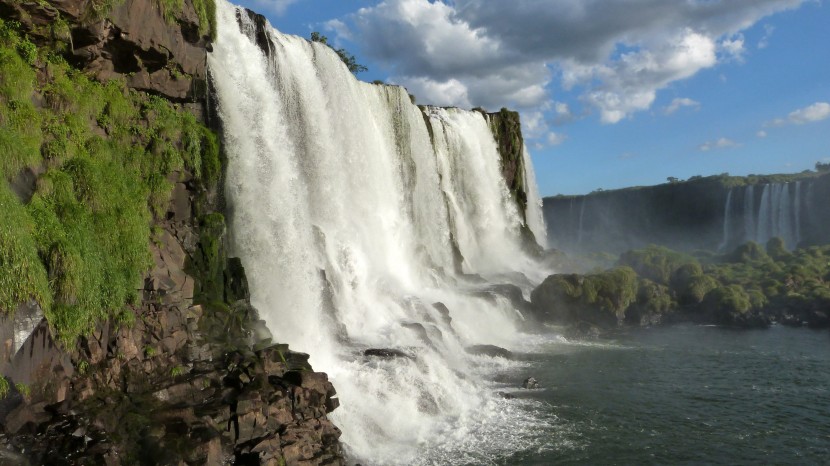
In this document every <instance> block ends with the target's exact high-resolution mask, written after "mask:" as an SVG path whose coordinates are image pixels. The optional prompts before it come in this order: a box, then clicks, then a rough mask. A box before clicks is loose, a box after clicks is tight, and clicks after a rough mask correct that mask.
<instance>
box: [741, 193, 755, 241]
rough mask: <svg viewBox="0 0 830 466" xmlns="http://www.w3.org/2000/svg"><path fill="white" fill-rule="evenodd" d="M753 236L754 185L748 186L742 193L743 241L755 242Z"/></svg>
mask: <svg viewBox="0 0 830 466" xmlns="http://www.w3.org/2000/svg"><path fill="white" fill-rule="evenodd" d="M755 236H756V230H755V185H749V186H747V187H746V191H745V193H744V238H745V239H744V241H750V240H751V241H755Z"/></svg>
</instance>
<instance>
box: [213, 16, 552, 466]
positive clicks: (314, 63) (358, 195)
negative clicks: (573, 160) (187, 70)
mask: <svg viewBox="0 0 830 466" xmlns="http://www.w3.org/2000/svg"><path fill="white" fill-rule="evenodd" d="M217 22H218V39H217V41H216V43H215V44H214V50H213V52H212V53H211V54H210V55H209V68H210V74H211V77H212V80H213V81H212V82H213V85H214V87H215V89H216V94H217V97H218V110H219V116H220V118H221V120H222V126H223V138H224V144H225V149H226V152H227V154H228V173H227V179H226V194H227V198H228V202H229V205H230V211H231V213H232V215H231V217H230V225H231V247H232V249H233V251H232V252H233V253H234V254H235V255H238V256H239V257H241V259H242V261H243V264H244V265H245V267H246V271H247V274H248V278H249V282H250V288H251V299H252V302H253V304H254V306H255V307H257V308H258V309H259V311H260V313H261V316H262V317H263V318H264V319H265V321H266V322H267V324H268V327H269V328H270V329H271V331H272V333H273V334H274V336H275V338H276V339H277V340H278V341H282V342H287V343H289V344H291V345H292V348H293V349H295V350H299V351H306V352H309V353H310V354H311V362H312V364H313V366H314V368H315V369H316V370H321V371H325V372H327V373H328V374H329V376H330V378H331V380H332V382H333V383H334V385H335V387H336V389H337V391H338V394H339V398H340V400H341V407H340V408H338V409H337V410H336V411H335V412H334V413H332V418H333V420H334V421H335V423H336V424H337V425H338V426H339V427H340V428H341V429H342V430H343V437H342V440H343V441H344V443H345V444H346V446H347V448H348V450H349V452H350V454H352V455H353V456H354V457H355V459H358V460H360V461H362V462H365V463H369V464H412V463H419V462H422V463H436V462H437V463H451V462H454V461H456V460H457V459H456V458H467V460H466V461H469V458H477V460H476V462H488V461H492V459H491V458H493V457H494V455H499V454H504V452H509V451H512V450H513V449H515V448H517V447H518V446H519V445H518V444H520V443H522V442H524V441H526V440H527V439H528V438H530V437H531V436H532V435H531V434H530V432H532V431H534V430H535V426H534V421H533V420H532V419H530V418H528V416H527V414H526V413H525V412H519V411H518V410H517V407H516V406H517V405H516V404H508V403H507V402H506V401H505V400H503V399H502V398H500V397H498V396H496V395H495V394H494V393H493V389H492V386H491V385H490V383H489V382H487V380H486V379H484V378H483V377H482V374H481V370H482V369H481V368H480V363H481V362H482V357H475V356H469V355H467V354H466V353H465V351H464V347H465V346H466V345H470V344H477V343H491V344H496V345H499V346H503V347H507V348H513V349H516V348H519V347H520V345H521V344H523V343H522V338H520V334H519V333H518V332H517V331H516V329H515V328H516V323H517V320H518V319H519V316H518V314H517V312H516V311H515V310H514V309H513V308H512V307H511V305H510V303H509V301H508V300H507V299H506V298H503V297H501V296H498V295H483V294H482V293H483V292H486V285H482V284H473V283H467V282H465V280H464V277H463V276H459V275H456V273H455V266H456V263H455V254H454V252H453V241H455V243H456V244H457V247H458V249H459V251H460V252H461V254H462V256H463V258H464V262H463V264H461V266H462V268H463V271H464V272H467V273H474V274H480V275H482V276H484V277H488V276H498V275H499V274H500V273H503V272H506V271H510V270H514V271H516V270H517V271H521V272H524V273H525V275H528V276H531V280H530V281H532V280H533V279H535V277H532V275H534V274H535V275H540V276H541V272H540V271H538V267H537V265H536V264H535V263H534V262H533V261H532V260H531V259H530V258H528V257H527V256H526V255H525V254H524V253H523V252H522V248H521V246H520V222H521V220H520V215H519V213H518V210H517V207H516V206H515V204H514V203H513V201H512V200H511V199H510V196H509V192H508V190H507V188H506V185H505V182H504V180H503V179H502V177H501V172H500V166H499V163H500V161H499V154H498V151H497V146H496V143H495V141H494V139H493V135H492V134H491V132H490V129H489V126H488V124H487V121H486V120H485V119H484V117H483V116H482V115H481V114H480V113H478V112H464V111H460V110H456V109H439V108H428V109H427V110H426V112H427V113H428V120H429V122H428V123H426V122H425V121H424V116H423V114H422V111H421V110H420V109H419V108H418V107H416V106H415V105H413V104H412V103H411V102H410V99H409V96H408V95H407V93H406V91H405V90H404V89H402V88H400V87H394V86H383V85H372V84H367V83H363V82H359V81H357V80H356V79H354V77H353V76H352V75H351V74H350V73H349V71H348V70H347V69H346V67H345V66H344V65H343V63H342V62H341V61H340V59H339V57H338V56H337V55H336V54H335V53H334V52H333V51H332V50H331V49H330V48H329V47H327V46H325V45H323V44H319V43H309V42H308V41H306V40H304V39H301V38H299V37H294V36H286V35H282V34H280V33H279V32H277V31H275V30H273V29H271V28H270V26H268V27H267V44H264V45H266V48H267V49H268V51H269V53H268V54H265V53H263V51H262V50H261V49H260V47H259V46H258V45H257V41H256V37H255V33H256V25H255V24H254V22H252V20H251V19H250V16H249V15H248V14H247V13H246V12H245V11H243V10H241V9H237V8H236V7H234V6H232V5H231V4H229V3H227V2H226V1H224V0H220V1H218V2H217ZM260 39H262V37H261V36H260ZM260 43H261V40H260ZM427 124H429V126H430V127H429V128H428V127H427ZM525 166H526V168H527V172H526V175H527V176H528V181H529V183H528V186H535V180H533V174H532V167H530V161H529V158H526V165H525ZM528 194H529V204H530V203H531V200H532V203H533V208H532V209H528V213H527V215H528V224H529V227H530V228H531V229H533V230H534V233H536V231H537V229H539V228H543V227H544V224H543V223H536V222H538V221H539V218H538V217H537V215H538V216H539V217H540V216H541V214H540V211H538V210H536V206H537V202H538V193H535V192H529V193H528ZM531 218H532V219H533V221H532V222H531ZM542 231H543V230H542ZM537 235H539V236H537V238H538V239H540V240H543V238H544V235H543V234H539V233H537ZM439 302H440V303H443V305H445V306H446V308H448V309H449V310H450V315H451V317H452V324H451V325H450V324H449V323H448V322H447V321H446V319H445V318H444V317H445V316H443V315H442V314H441V312H440V309H441V308H442V306H438V305H433V303H439ZM366 348H394V349H399V350H403V351H405V352H407V353H409V354H410V355H411V356H412V357H411V358H408V357H401V358H393V359H370V358H366V357H363V355H362V354H363V350H365V349H366ZM484 359H486V360H487V363H488V364H490V365H491V366H492V365H493V364H495V363H494V362H493V361H492V360H490V359H489V358H484ZM453 455H460V456H453ZM471 455H472V456H471Z"/></svg>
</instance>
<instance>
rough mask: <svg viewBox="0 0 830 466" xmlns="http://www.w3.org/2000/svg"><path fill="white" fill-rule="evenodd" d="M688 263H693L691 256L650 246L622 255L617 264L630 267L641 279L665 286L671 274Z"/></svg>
mask: <svg viewBox="0 0 830 466" xmlns="http://www.w3.org/2000/svg"><path fill="white" fill-rule="evenodd" d="M690 262H695V260H694V258H692V257H691V256H688V255H686V254H682V253H679V252H676V251H672V250H671V249H668V248H664V247H662V246H654V245H650V246H648V247H646V248H645V249H639V250H633V251H628V252H625V253H623V254H622V255H621V256H620V259H619V261H618V262H617V264H618V265H621V266H628V267H631V268H632V269H633V270H634V271H635V272H637V274H638V275H640V276H641V277H643V278H648V279H649V280H652V281H654V282H657V283H660V284H663V285H667V284H668V283H669V279H670V278H671V276H672V273H674V271H675V270H677V269H678V268H679V267H680V266H682V265H683V264H687V263H690Z"/></svg>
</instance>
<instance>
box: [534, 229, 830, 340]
mask: <svg viewBox="0 0 830 466" xmlns="http://www.w3.org/2000/svg"><path fill="white" fill-rule="evenodd" d="M549 255H550V259H551V260H552V261H553V263H554V265H556V264H567V265H568V266H569V267H574V266H575V262H574V261H573V260H572V259H570V260H569V259H568V258H567V257H566V256H564V255H563V254H561V253H559V254H556V253H554V252H551V253H549ZM828 283H830V246H809V247H803V248H799V249H796V250H795V251H788V250H787V249H786V247H785V245H784V242H783V240H782V239H781V238H778V237H776V238H773V239H771V240H769V241H768V242H767V244H766V245H765V247H762V246H761V245H759V244H758V243H755V242H747V243H745V244H742V245H740V246H738V247H737V248H735V249H734V250H733V251H731V252H729V253H725V254H715V253H711V252H704V251H699V252H697V253H694V254H685V253H681V252H677V251H673V250H670V249H667V248H665V247H661V246H654V245H652V246H649V247H646V248H644V249H637V250H631V251H627V252H625V253H623V254H622V255H620V256H619V259H618V260H617V261H616V263H615V264H614V266H613V267H612V268H609V269H607V270H601V269H600V270H599V271H592V272H586V273H581V274H580V273H567V274H555V275H551V276H549V277H548V278H547V279H546V280H545V281H544V282H543V283H542V284H541V285H539V286H538V287H537V288H536V289H534V290H533V293H532V295H531V303H532V306H531V309H532V311H531V313H532V315H533V316H534V317H535V318H536V319H537V320H539V321H542V322H547V323H554V324H561V325H566V326H568V327H569V328H570V329H571V330H570V333H571V335H576V336H597V335H599V334H601V333H602V332H604V331H606V330H609V329H614V328H617V327H619V326H625V325H633V326H649V325H657V324H666V323H675V322H689V321H690V322H696V323H709V324H717V325H724V326H730V327H740V328H759V327H768V326H769V325H771V324H773V323H780V324H783V325H793V326H802V325H803V326H809V327H812V328H825V327H830V286H828Z"/></svg>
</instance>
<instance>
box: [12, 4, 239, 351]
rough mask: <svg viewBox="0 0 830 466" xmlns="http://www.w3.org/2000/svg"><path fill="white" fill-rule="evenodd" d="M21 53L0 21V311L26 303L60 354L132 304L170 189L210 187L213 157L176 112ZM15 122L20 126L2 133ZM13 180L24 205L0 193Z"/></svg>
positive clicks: (117, 85)
mask: <svg viewBox="0 0 830 466" xmlns="http://www.w3.org/2000/svg"><path fill="white" fill-rule="evenodd" d="M24 43H28V41H27V39H25V37H23V36H21V35H20V34H19V33H18V32H17V31H16V29H15V25H13V24H10V23H7V22H4V21H2V20H0V56H2V57H5V59H4V60H0V68H1V69H2V71H3V73H0V120H2V122H3V123H4V124H3V125H2V129H0V145H9V146H13V147H14V148H15V149H14V150H15V151H16V152H14V151H12V152H9V153H10V154H11V156H10V157H3V158H2V162H0V169H2V172H1V173H2V175H3V178H4V180H2V181H0V184H2V186H0V203H2V204H3V208H2V212H0V261H2V265H3V266H2V267H0V270H1V271H2V272H0V283H2V284H3V285H5V286H2V290H0V308H2V310H3V311H6V312H9V311H11V310H13V309H15V308H16V306H17V304H19V303H21V302H24V301H27V300H29V299H32V298H34V299H36V300H37V301H38V302H39V303H40V304H41V306H42V307H43V309H44V312H45V314H46V317H47V320H48V321H49V323H50V326H51V327H52V329H53V330H54V331H55V333H56V334H57V335H58V337H59V339H60V340H62V341H63V342H65V343H71V342H73V341H74V340H75V339H76V338H77V337H78V336H80V335H84V334H86V333H88V332H89V331H90V330H91V329H92V328H93V326H94V325H95V323H96V322H97V321H98V320H101V319H105V318H107V317H114V316H117V315H120V314H121V311H122V309H123V307H124V306H125V305H126V304H129V303H135V302H136V301H137V298H138V290H139V289H141V288H142V279H143V277H144V275H145V274H146V273H147V271H148V270H149V269H150V267H151V266H152V261H151V258H150V253H149V248H148V246H149V239H150V225H151V223H152V221H153V220H154V218H155V219H162V218H163V217H164V215H165V214H166V211H167V207H168V203H169V199H170V193H171V190H172V187H173V182H172V181H173V180H176V179H177V178H178V177H181V176H182V173H185V172H189V173H192V174H193V175H194V177H195V180H196V183H197V184H201V185H203V186H204V185H208V184H211V183H215V181H216V180H217V179H218V178H219V173H220V171H221V164H220V162H219V148H218V142H217V138H216V136H215V134H213V133H212V132H211V131H210V130H208V129H207V128H206V127H204V126H203V125H201V124H200V123H198V122H197V121H196V119H195V117H194V116H193V115H192V114H191V113H189V112H187V111H185V110H184V109H182V108H181V107H179V106H176V105H174V104H172V103H170V102H169V101H167V100H164V99H162V98H159V97H154V96H148V95H146V94H142V93H139V92H136V91H132V90H129V89H127V88H126V86H125V85H124V84H123V83H122V82H118V81H111V82H107V83H100V82H97V81H93V80H91V79H89V78H88V77H87V76H85V75H84V74H82V73H81V72H79V71H77V70H74V69H73V68H72V67H70V66H69V65H68V64H67V63H66V62H65V61H63V60H62V59H60V58H58V57H56V56H54V55H50V56H49V57H48V59H47V57H43V58H40V59H36V60H34V61H33V62H30V61H27V60H28V59H27V56H28V55H27V54H24V55H21V50H23V51H24V52H25V51H26V50H27V48H26V47H20V44H24ZM42 55H43V54H42ZM7 71H8V72H7ZM36 76H40V83H39V84H38V83H37V80H36V79H35V77H36ZM36 93H37V94H38V95H40V96H42V100H43V105H42V106H41V107H40V108H37V107H35V106H34V105H33V104H32V102H33V101H35V100H36V99H33V96H34V95H35V94H36ZM21 112H23V113H21ZM23 114H31V115H30V117H27V118H26V120H27V121H26V124H22V123H21V124H17V123H14V121H15V120H14V118H19V117H20V115H23ZM32 128H36V129H32ZM23 169H28V170H30V171H31V172H32V173H35V174H37V175H38V179H37V181H36V183H35V185H34V186H33V187H32V189H33V194H32V196H31V199H30V200H29V199H27V200H26V201H27V203H26V204H25V205H24V204H22V203H21V201H20V200H19V199H18V198H17V197H16V196H15V195H14V194H13V193H12V192H11V190H10V189H9V185H8V184H7V181H6V180H10V179H13V178H14V177H16V176H17V175H18V173H19V172H20V171H21V170H23ZM220 220H221V223H222V225H223V228H224V220H223V219H221V216H220ZM209 223H210V226H211V228H212V226H213V222H209ZM219 274H220V275H221V271H220V272H219Z"/></svg>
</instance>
